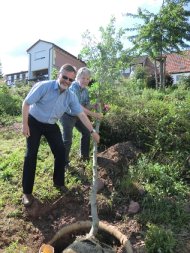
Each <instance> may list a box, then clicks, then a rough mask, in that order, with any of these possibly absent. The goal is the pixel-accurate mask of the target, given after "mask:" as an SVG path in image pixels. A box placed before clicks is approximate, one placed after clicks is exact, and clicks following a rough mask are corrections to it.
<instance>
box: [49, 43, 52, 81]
mask: <svg viewBox="0 0 190 253" xmlns="http://www.w3.org/2000/svg"><path fill="white" fill-rule="evenodd" d="M52 50H53V46H52V47H51V48H50V49H49V63H48V65H49V66H48V79H51V78H50V77H51V70H52V69H50V67H51V65H50V63H51V60H52V64H53V55H52V56H51V58H50V52H51V51H52Z"/></svg>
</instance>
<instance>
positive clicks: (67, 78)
mask: <svg viewBox="0 0 190 253" xmlns="http://www.w3.org/2000/svg"><path fill="white" fill-rule="evenodd" d="M62 78H63V79H64V80H69V82H71V83H72V82H73V81H74V79H72V78H69V77H67V76H64V75H62Z"/></svg>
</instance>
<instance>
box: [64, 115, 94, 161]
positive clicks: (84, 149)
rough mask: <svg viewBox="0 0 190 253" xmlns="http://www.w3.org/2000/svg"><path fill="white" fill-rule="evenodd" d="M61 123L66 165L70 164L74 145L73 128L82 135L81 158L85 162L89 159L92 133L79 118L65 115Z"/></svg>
mask: <svg viewBox="0 0 190 253" xmlns="http://www.w3.org/2000/svg"><path fill="white" fill-rule="evenodd" d="M61 123H62V125H63V141H64V145H65V159H66V164H67V163H69V153H70V149H71V145H72V138H73V128H74V127H76V129H77V130H78V131H79V132H80V133H81V140H80V156H81V157H82V158H84V160H85V159H86V160H88V159H89V153H90V132H89V130H88V129H87V128H86V127H85V125H84V124H83V123H82V121H80V119H79V118H78V117H74V116H71V115H69V114H67V113H64V114H63V116H62V118H61Z"/></svg>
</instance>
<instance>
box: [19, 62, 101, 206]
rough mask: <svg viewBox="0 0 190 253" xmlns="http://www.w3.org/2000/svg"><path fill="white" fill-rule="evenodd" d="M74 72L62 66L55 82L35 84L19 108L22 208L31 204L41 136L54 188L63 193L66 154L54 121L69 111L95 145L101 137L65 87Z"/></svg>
mask: <svg viewBox="0 0 190 253" xmlns="http://www.w3.org/2000/svg"><path fill="white" fill-rule="evenodd" d="M75 76H76V69H75V68H74V67H73V66H72V65H70V64H65V65H63V66H62V67H61V69H60V71H59V74H58V78H57V80H49V81H42V82H38V83H36V84H35V85H34V86H33V87H32V89H31V90H30V92H29V93H28V95H27V96H26V98H25V99H24V101H23V105H22V118H23V128H22V132H23V134H24V136H25V137H26V142H27V150H26V154H25V158H24V166H23V178H22V186H23V197H22V203H23V204H24V206H30V205H31V204H32V202H33V200H34V197H33V195H32V191H33V185H34V179H35V171H36V163H37V154H38V148H39V145H40V139H41V136H42V135H44V136H45V138H46V139H47V141H48V144H49V146H50V148H51V151H52V153H53V155H54V173H53V183H54V186H55V187H57V188H58V189H60V190H61V191H63V192H64V191H65V190H66V189H65V186H64V175H65V154H64V144H63V140H62V135H61V131H60V128H59V126H58V125H57V123H56V122H57V121H58V120H59V119H60V118H61V116H62V115H63V114H64V112H65V111H66V110H67V109H68V108H70V109H71V110H72V111H73V112H74V113H75V114H76V115H77V117H79V118H80V120H81V121H82V122H83V124H84V125H85V126H86V128H87V129H88V130H89V132H90V133H91V135H92V137H93V139H94V141H96V142H99V139H100V136H99V134H98V133H96V132H95V131H94V129H93V126H92V124H91V122H90V120H89V119H88V117H87V116H86V114H85V113H84V111H83V109H82V107H81V105H80V103H79V101H78V98H77V96H76V95H75V94H74V93H73V92H71V91H70V90H69V89H68V87H69V86H70V84H71V82H72V81H74V79H75Z"/></svg>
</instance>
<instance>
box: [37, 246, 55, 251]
mask: <svg viewBox="0 0 190 253" xmlns="http://www.w3.org/2000/svg"><path fill="white" fill-rule="evenodd" d="M39 253H54V248H53V247H52V246H51V245H49V244H42V246H41V247H40V250H39Z"/></svg>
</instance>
